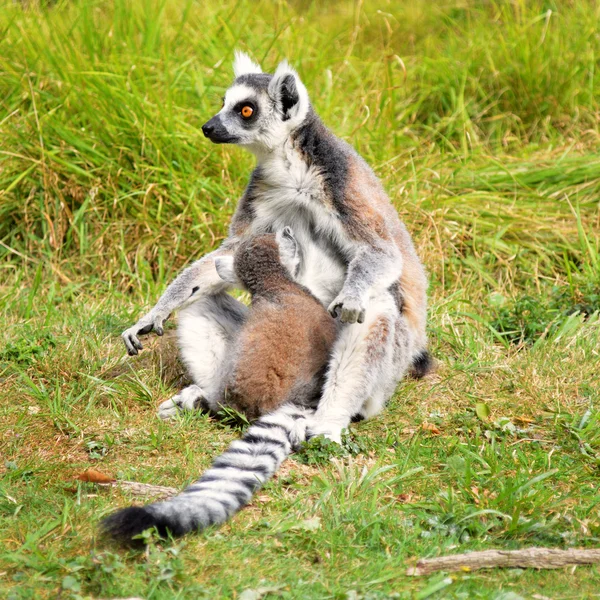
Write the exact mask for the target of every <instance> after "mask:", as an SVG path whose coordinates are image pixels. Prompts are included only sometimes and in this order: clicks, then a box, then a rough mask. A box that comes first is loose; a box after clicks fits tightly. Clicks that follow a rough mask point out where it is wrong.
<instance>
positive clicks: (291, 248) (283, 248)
mask: <svg viewBox="0 0 600 600" xmlns="http://www.w3.org/2000/svg"><path fill="white" fill-rule="evenodd" d="M275 239H276V240H277V245H278V246H279V260H280V261H281V264H282V265H283V266H284V267H285V268H286V269H287V270H288V271H289V273H290V275H291V276H292V277H296V275H298V271H299V270H300V262H301V260H302V256H301V253H300V247H299V246H298V242H297V241H296V238H295V237H294V232H293V231H292V229H291V227H284V228H283V229H282V230H281V231H278V232H277V234H276V235H275Z"/></svg>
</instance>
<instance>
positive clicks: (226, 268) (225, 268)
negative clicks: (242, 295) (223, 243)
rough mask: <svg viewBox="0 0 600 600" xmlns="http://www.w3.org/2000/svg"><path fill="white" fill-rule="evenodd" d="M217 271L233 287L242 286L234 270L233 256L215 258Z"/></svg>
mask: <svg viewBox="0 0 600 600" xmlns="http://www.w3.org/2000/svg"><path fill="white" fill-rule="evenodd" d="M215 269H216V270H217V274H218V275H219V277H220V278H221V279H222V280H223V281H225V282H227V283H230V284H231V285H240V282H239V279H238V278H237V275H236V274H235V270H234V268H233V256H217V257H216V258H215Z"/></svg>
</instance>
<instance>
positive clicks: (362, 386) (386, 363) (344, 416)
mask: <svg viewBox="0 0 600 600" xmlns="http://www.w3.org/2000/svg"><path fill="white" fill-rule="evenodd" d="M413 337H414V336H413V335H412V334H411V332H410V330H409V328H408V327H407V324H406V321H405V319H404V317H403V316H402V315H401V314H400V313H399V312H398V307H397V305H396V303H395V302H394V300H393V298H392V297H391V295H389V294H387V293H383V294H382V295H381V296H379V297H377V298H372V299H371V302H370V304H369V309H368V311H367V314H366V319H365V322H364V323H356V324H348V325H345V326H344V327H343V329H342V330H341V332H340V334H339V337H338V339H337V341H336V344H335V347H334V350H333V352H332V357H331V360H330V363H329V370H328V373H327V378H326V381H325V385H324V388H323V394H322V396H321V400H320V401H319V406H318V409H317V411H316V413H315V415H314V420H313V423H312V425H311V427H310V434H311V435H325V436H326V437H328V438H329V439H332V440H334V441H337V442H339V441H341V434H342V430H343V429H345V428H347V427H348V425H349V423H350V421H351V419H352V418H353V417H354V418H355V419H356V417H363V418H369V417H372V416H374V415H376V414H377V413H379V412H380V411H381V409H382V408H383V407H384V406H385V403H386V402H387V400H388V399H389V398H390V396H391V395H392V394H393V392H394V390H395V387H396V385H397V383H398V381H399V380H400V378H401V377H402V376H403V375H404V374H405V372H406V371H407V369H408V367H409V365H410V363H411V360H412V354H413V352H414V351H413V345H414V344H413Z"/></svg>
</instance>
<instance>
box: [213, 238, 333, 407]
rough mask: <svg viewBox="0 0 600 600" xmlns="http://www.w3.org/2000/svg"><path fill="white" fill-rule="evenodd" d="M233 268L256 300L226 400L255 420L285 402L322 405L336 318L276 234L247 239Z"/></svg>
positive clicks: (239, 348)
mask: <svg viewBox="0 0 600 600" xmlns="http://www.w3.org/2000/svg"><path fill="white" fill-rule="evenodd" d="M233 269H234V271H235V275H236V276H237V278H238V279H239V281H240V282H241V283H242V285H243V287H244V288H245V289H246V290H248V291H249V292H250V294H251V296H252V304H251V307H250V311H249V314H248V317H247V320H246V322H245V324H244V326H243V328H242V331H241V335H240V337H239V338H238V345H237V347H236V351H235V358H234V367H233V371H232V373H231V375H230V377H229V380H228V383H227V385H226V390H225V403H226V404H227V405H228V406H233V407H234V408H236V409H237V410H239V411H242V412H244V413H245V414H246V415H248V417H249V418H257V417H259V416H260V415H262V414H265V413H268V412H270V411H272V410H274V409H276V408H278V407H279V406H281V405H282V404H283V403H285V402H294V403H296V404H300V405H304V406H316V403H317V401H318V398H319V395H320V390H321V387H322V383H323V378H324V375H325V369H326V366H327V363H328V360H329V355H330V352H331V348H332V347H333V343H334V341H335V339H336V324H335V321H334V319H333V318H332V317H331V316H330V315H329V313H328V312H327V310H326V309H325V307H324V306H323V305H322V304H321V303H320V302H319V301H318V300H317V299H316V298H315V297H314V296H313V295H312V294H311V293H310V292H309V291H308V289H306V288H305V287H303V286H301V285H300V284H298V283H296V282H294V281H293V279H292V277H291V274H290V273H289V271H288V269H287V268H286V267H285V266H284V265H283V264H282V261H281V259H280V253H279V245H278V243H277V239H276V237H275V235H274V234H264V235H258V236H255V237H252V238H250V239H249V240H248V241H246V242H244V243H242V245H241V246H240V248H239V249H238V251H237V252H236V254H235V257H234V262H233Z"/></svg>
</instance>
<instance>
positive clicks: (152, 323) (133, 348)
mask: <svg viewBox="0 0 600 600" xmlns="http://www.w3.org/2000/svg"><path fill="white" fill-rule="evenodd" d="M165 321H166V317H164V316H163V315H150V314H148V315H146V316H145V317H142V318H141V319H140V320H139V321H138V322H137V323H136V324H135V325H134V326H133V327H130V328H129V329H126V330H125V331H124V332H123V333H122V334H121V337H122V338H123V342H124V343H125V347H126V348H127V354H129V355H130V356H135V355H136V354H137V353H138V350H142V349H143V348H144V347H143V346H142V342H140V340H139V338H138V335H144V334H146V333H150V332H151V331H153V330H154V331H155V332H156V334H157V335H163V333H164V329H163V324H164V322H165Z"/></svg>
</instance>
